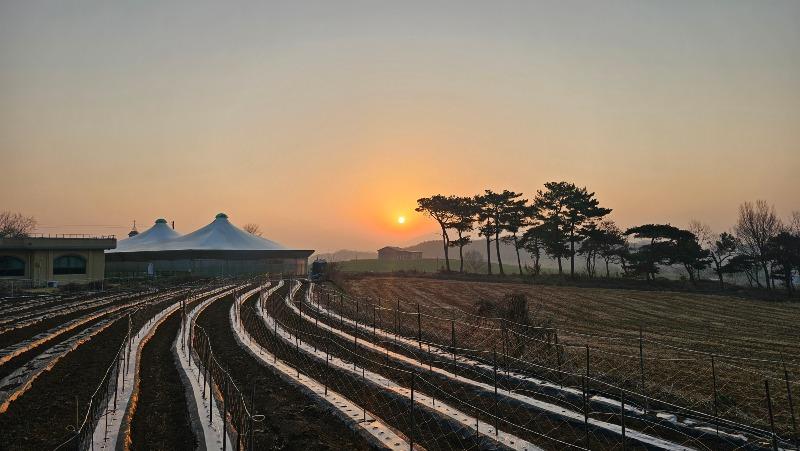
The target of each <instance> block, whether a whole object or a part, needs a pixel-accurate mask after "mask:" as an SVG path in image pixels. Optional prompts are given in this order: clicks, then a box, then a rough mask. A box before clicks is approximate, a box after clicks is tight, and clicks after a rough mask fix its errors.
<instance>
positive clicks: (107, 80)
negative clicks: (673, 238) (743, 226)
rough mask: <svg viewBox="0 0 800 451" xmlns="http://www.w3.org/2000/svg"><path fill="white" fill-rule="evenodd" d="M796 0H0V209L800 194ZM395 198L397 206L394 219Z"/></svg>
mask: <svg viewBox="0 0 800 451" xmlns="http://www.w3.org/2000/svg"><path fill="white" fill-rule="evenodd" d="M799 23H800V2H796V1H770V2H746V1H725V2H722V1H671V2H647V1H608V2H592V1H566V2H564V1H559V2H520V3H517V2H502V3H486V2H437V3H428V2H403V3H378V2H302V3H299V2H291V3H287V4H274V3H266V2H237V3H235V4H230V3H219V4H218V3H214V2H205V1H199V2H168V3H162V2H152V3H151V2H131V3H126V4H122V3H112V2H99V1H75V2H4V3H2V4H0V160H1V161H2V162H3V165H2V170H0V210H11V211H18V212H21V213H24V214H26V215H32V216H35V217H36V218H37V219H38V221H39V224H40V229H39V231H40V232H44V233H48V232H51V233H113V234H116V235H117V236H118V237H120V238H123V237H125V235H126V234H127V232H128V230H129V229H130V226H131V223H132V221H133V220H136V221H137V226H138V228H139V230H140V231H141V230H144V229H146V228H147V227H149V226H150V225H151V224H152V223H153V221H154V220H155V219H156V218H159V217H164V218H166V219H167V220H169V221H173V220H174V221H175V222H176V228H177V229H178V230H179V231H180V232H182V233H187V232H191V231H193V230H195V229H197V228H199V227H201V226H203V225H205V224H207V223H209V222H211V220H213V218H214V215H215V214H216V213H218V212H225V213H227V214H228V215H229V216H230V219H231V221H232V222H233V223H234V224H236V225H239V226H242V225H244V224H245V223H257V224H259V225H260V226H261V229H262V230H263V232H264V235H265V236H266V237H269V238H270V239H273V240H275V241H278V242H280V243H282V244H285V245H287V246H290V247H296V248H309V249H316V250H318V251H320V252H328V251H335V250H338V249H353V250H373V249H377V248H378V247H381V246H383V245H409V244H414V243H416V242H418V241H421V240H424V239H435V238H436V226H435V224H434V223H432V222H431V221H428V220H427V219H425V218H423V217H422V216H420V215H419V214H417V213H414V207H415V202H416V199H417V198H418V197H422V196H428V195H431V194H436V193H442V194H458V195H467V194H477V193H479V192H481V191H482V190H483V189H494V190H502V189H510V190H514V191H521V192H523V193H525V195H526V197H527V198H529V199H530V198H532V197H533V195H534V194H535V191H536V190H537V189H541V188H542V185H543V183H544V182H547V181H554V180H567V181H571V182H574V183H576V184H578V185H580V186H587V187H588V188H589V189H590V190H591V191H595V192H596V193H597V197H598V198H599V200H600V202H601V204H602V205H603V206H606V207H609V208H613V209H614V212H613V213H612V214H611V218H612V219H614V220H615V221H617V223H619V224H620V225H621V226H623V227H625V226H631V225H636V224H641V223H650V222H664V223H667V222H669V223H672V224H675V225H680V226H685V225H687V223H688V222H689V221H690V220H692V219H698V220H701V221H703V222H706V223H708V224H710V225H711V226H712V228H713V229H715V230H716V231H723V230H727V229H729V228H730V227H731V226H732V225H733V223H734V221H735V218H736V215H737V208H738V206H739V204H740V203H742V202H744V201H754V200H756V199H764V200H767V201H768V202H769V203H771V204H774V205H775V207H776V209H777V211H778V214H779V215H780V216H781V217H782V218H784V219H785V218H786V217H787V216H788V215H789V213H790V212H791V211H792V210H798V209H800V202H798V198H797V195H798V193H800V176H798V174H800V127H798V124H800V26H798V24H799ZM401 215H402V216H405V217H406V218H407V219H408V220H407V221H406V223H405V224H403V225H400V224H398V223H397V220H396V219H397V217H398V216H401Z"/></svg>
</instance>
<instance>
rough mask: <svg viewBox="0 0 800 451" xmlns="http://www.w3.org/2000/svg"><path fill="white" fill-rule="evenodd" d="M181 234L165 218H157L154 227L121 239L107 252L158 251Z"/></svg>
mask: <svg viewBox="0 0 800 451" xmlns="http://www.w3.org/2000/svg"><path fill="white" fill-rule="evenodd" d="M179 236H181V234H180V233H178V232H176V231H175V230H173V229H172V227H170V226H169V225H168V224H167V221H166V220H165V219H157V220H156V223H155V224H153V227H150V228H149V229H147V230H145V231H144V232H142V233H140V234H138V235H135V236H132V237H130V238H127V239H124V240H119V241H118V242H117V247H116V249H110V250H107V251H106V252H107V253H115V252H136V251H157V250H161V246H162V245H163V244H164V243H166V242H168V241H170V240H173V239H175V238H178V237H179Z"/></svg>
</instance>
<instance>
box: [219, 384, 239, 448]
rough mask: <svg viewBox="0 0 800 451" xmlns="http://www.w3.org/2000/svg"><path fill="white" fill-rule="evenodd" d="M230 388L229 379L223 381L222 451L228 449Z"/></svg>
mask: <svg viewBox="0 0 800 451" xmlns="http://www.w3.org/2000/svg"><path fill="white" fill-rule="evenodd" d="M227 387H228V379H227V378H225V379H224V380H223V381H222V451H225V450H226V449H227V443H228V440H227V437H228V415H227V414H226V413H225V398H227V397H228V393H227ZM236 451H239V447H238V446H237V447H236Z"/></svg>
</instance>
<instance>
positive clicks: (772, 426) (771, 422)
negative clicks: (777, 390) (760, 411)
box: [764, 379, 778, 451]
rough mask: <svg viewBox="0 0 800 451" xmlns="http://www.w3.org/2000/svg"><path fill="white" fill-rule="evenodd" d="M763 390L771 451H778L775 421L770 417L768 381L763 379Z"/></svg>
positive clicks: (770, 405) (770, 403)
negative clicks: (770, 436) (770, 437)
mask: <svg viewBox="0 0 800 451" xmlns="http://www.w3.org/2000/svg"><path fill="white" fill-rule="evenodd" d="M764 390H765V391H766V394H767V411H768V412H769V427H770V431H771V433H772V449H773V451H778V437H777V435H775V419H774V417H773V415H772V397H771V396H770V395H769V379H764Z"/></svg>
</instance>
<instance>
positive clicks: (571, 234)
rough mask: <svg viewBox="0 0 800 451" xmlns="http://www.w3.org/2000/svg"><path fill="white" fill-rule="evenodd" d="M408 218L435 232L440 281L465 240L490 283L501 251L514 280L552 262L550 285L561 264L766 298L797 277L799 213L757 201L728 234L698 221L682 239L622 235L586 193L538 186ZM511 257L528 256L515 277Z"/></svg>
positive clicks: (673, 230) (656, 233) (662, 234)
mask: <svg viewBox="0 0 800 451" xmlns="http://www.w3.org/2000/svg"><path fill="white" fill-rule="evenodd" d="M416 211H417V212H420V213H423V214H425V215H427V216H429V217H431V218H432V219H434V220H435V221H436V223H437V224H438V225H439V227H440V228H441V236H442V245H443V249H444V261H445V270H446V271H448V272H450V271H453V269H452V268H451V265H450V250H451V249H458V258H459V268H458V271H459V272H464V247H465V246H467V245H468V244H469V243H471V242H472V241H473V240H481V241H483V242H484V243H485V245H486V263H487V265H486V271H487V274H490V275H491V274H492V272H493V269H492V247H494V250H495V256H496V259H497V269H498V272H499V274H500V275H505V270H504V267H503V261H502V257H501V254H500V245H501V243H505V244H510V245H511V246H512V247H513V248H514V249H515V250H516V257H517V258H516V260H517V261H516V264H517V267H518V270H519V274H520V275H522V274H524V273H525V272H528V273H530V274H532V275H533V276H538V275H539V274H540V272H541V266H540V260H541V258H542V256H543V255H547V256H549V257H551V258H552V259H553V260H555V261H556V263H557V265H558V273H559V275H564V274H565V272H566V270H565V268H564V266H565V264H567V263H568V264H569V276H570V277H575V276H576V274H578V273H583V274H586V275H588V277H597V276H598V270H597V263H600V264H601V265H602V266H603V267H604V271H603V270H602V269H601V271H603V272H604V273H605V277H611V271H610V266H611V265H612V264H614V265H618V266H619V267H620V268H621V269H622V275H623V277H629V278H641V279H645V280H647V281H653V280H655V279H656V277H657V276H658V274H659V272H660V270H661V268H664V267H671V266H678V267H680V268H682V269H683V270H685V272H686V274H687V276H688V278H689V280H690V282H691V283H693V284H694V283H696V282H697V281H698V279H699V278H700V275H701V272H702V271H704V270H706V269H710V270H712V271H713V272H714V274H715V276H716V278H717V280H718V281H719V284H720V287H721V288H724V287H725V281H724V276H726V275H734V274H739V275H743V276H744V277H745V278H746V280H747V281H748V284H749V285H750V286H751V287H759V288H767V289H775V288H776V282H777V283H778V284H780V285H783V286H784V287H785V288H786V290H788V292H789V293H790V294H791V293H792V292H793V290H794V275H795V274H796V273H798V272H800V211H796V212H793V213H792V215H791V217H790V218H789V220H788V221H786V222H784V221H782V220H781V219H780V217H778V215H777V214H776V213H775V209H774V207H773V206H771V205H769V204H768V203H767V202H765V201H762V200H759V201H757V202H755V203H751V202H745V203H743V204H742V205H741V206H740V207H739V216H738V219H737V222H736V224H735V225H734V226H733V228H732V229H731V230H730V231H727V232H721V233H714V232H713V231H712V230H711V228H710V227H708V226H707V225H705V224H703V223H701V222H699V221H691V222H690V223H689V226H688V227H687V228H686V229H682V228H679V227H675V226H673V225H671V224H642V225H638V226H634V227H629V228H627V229H625V230H623V229H621V228H620V227H619V226H617V224H615V223H614V221H613V220H610V219H608V215H609V214H610V213H611V212H612V209H610V208H606V207H603V206H601V205H600V202H599V200H598V199H597V197H596V195H595V193H594V192H590V191H589V190H588V189H587V188H586V187H579V186H577V185H575V184H574V183H570V182H563V181H562V182H548V183H545V184H544V188H543V189H540V190H537V191H536V195H535V196H534V197H533V199H532V200H529V199H526V198H524V197H523V194H522V193H517V192H514V191H509V190H503V191H502V192H495V191H492V190H485V191H484V192H483V194H478V195H474V196H454V195H442V194H436V195H432V196H430V197H423V198H420V199H418V200H417V207H416ZM493 245H494V246H493ZM521 252H527V253H528V254H529V255H530V257H531V260H532V262H533V266H532V267H526V269H523V265H522V259H521V257H520V253H521ZM576 255H581V256H583V257H585V260H584V262H583V264H584V268H583V269H581V268H577V269H576V267H575V257H576ZM526 266H527V265H526Z"/></svg>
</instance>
